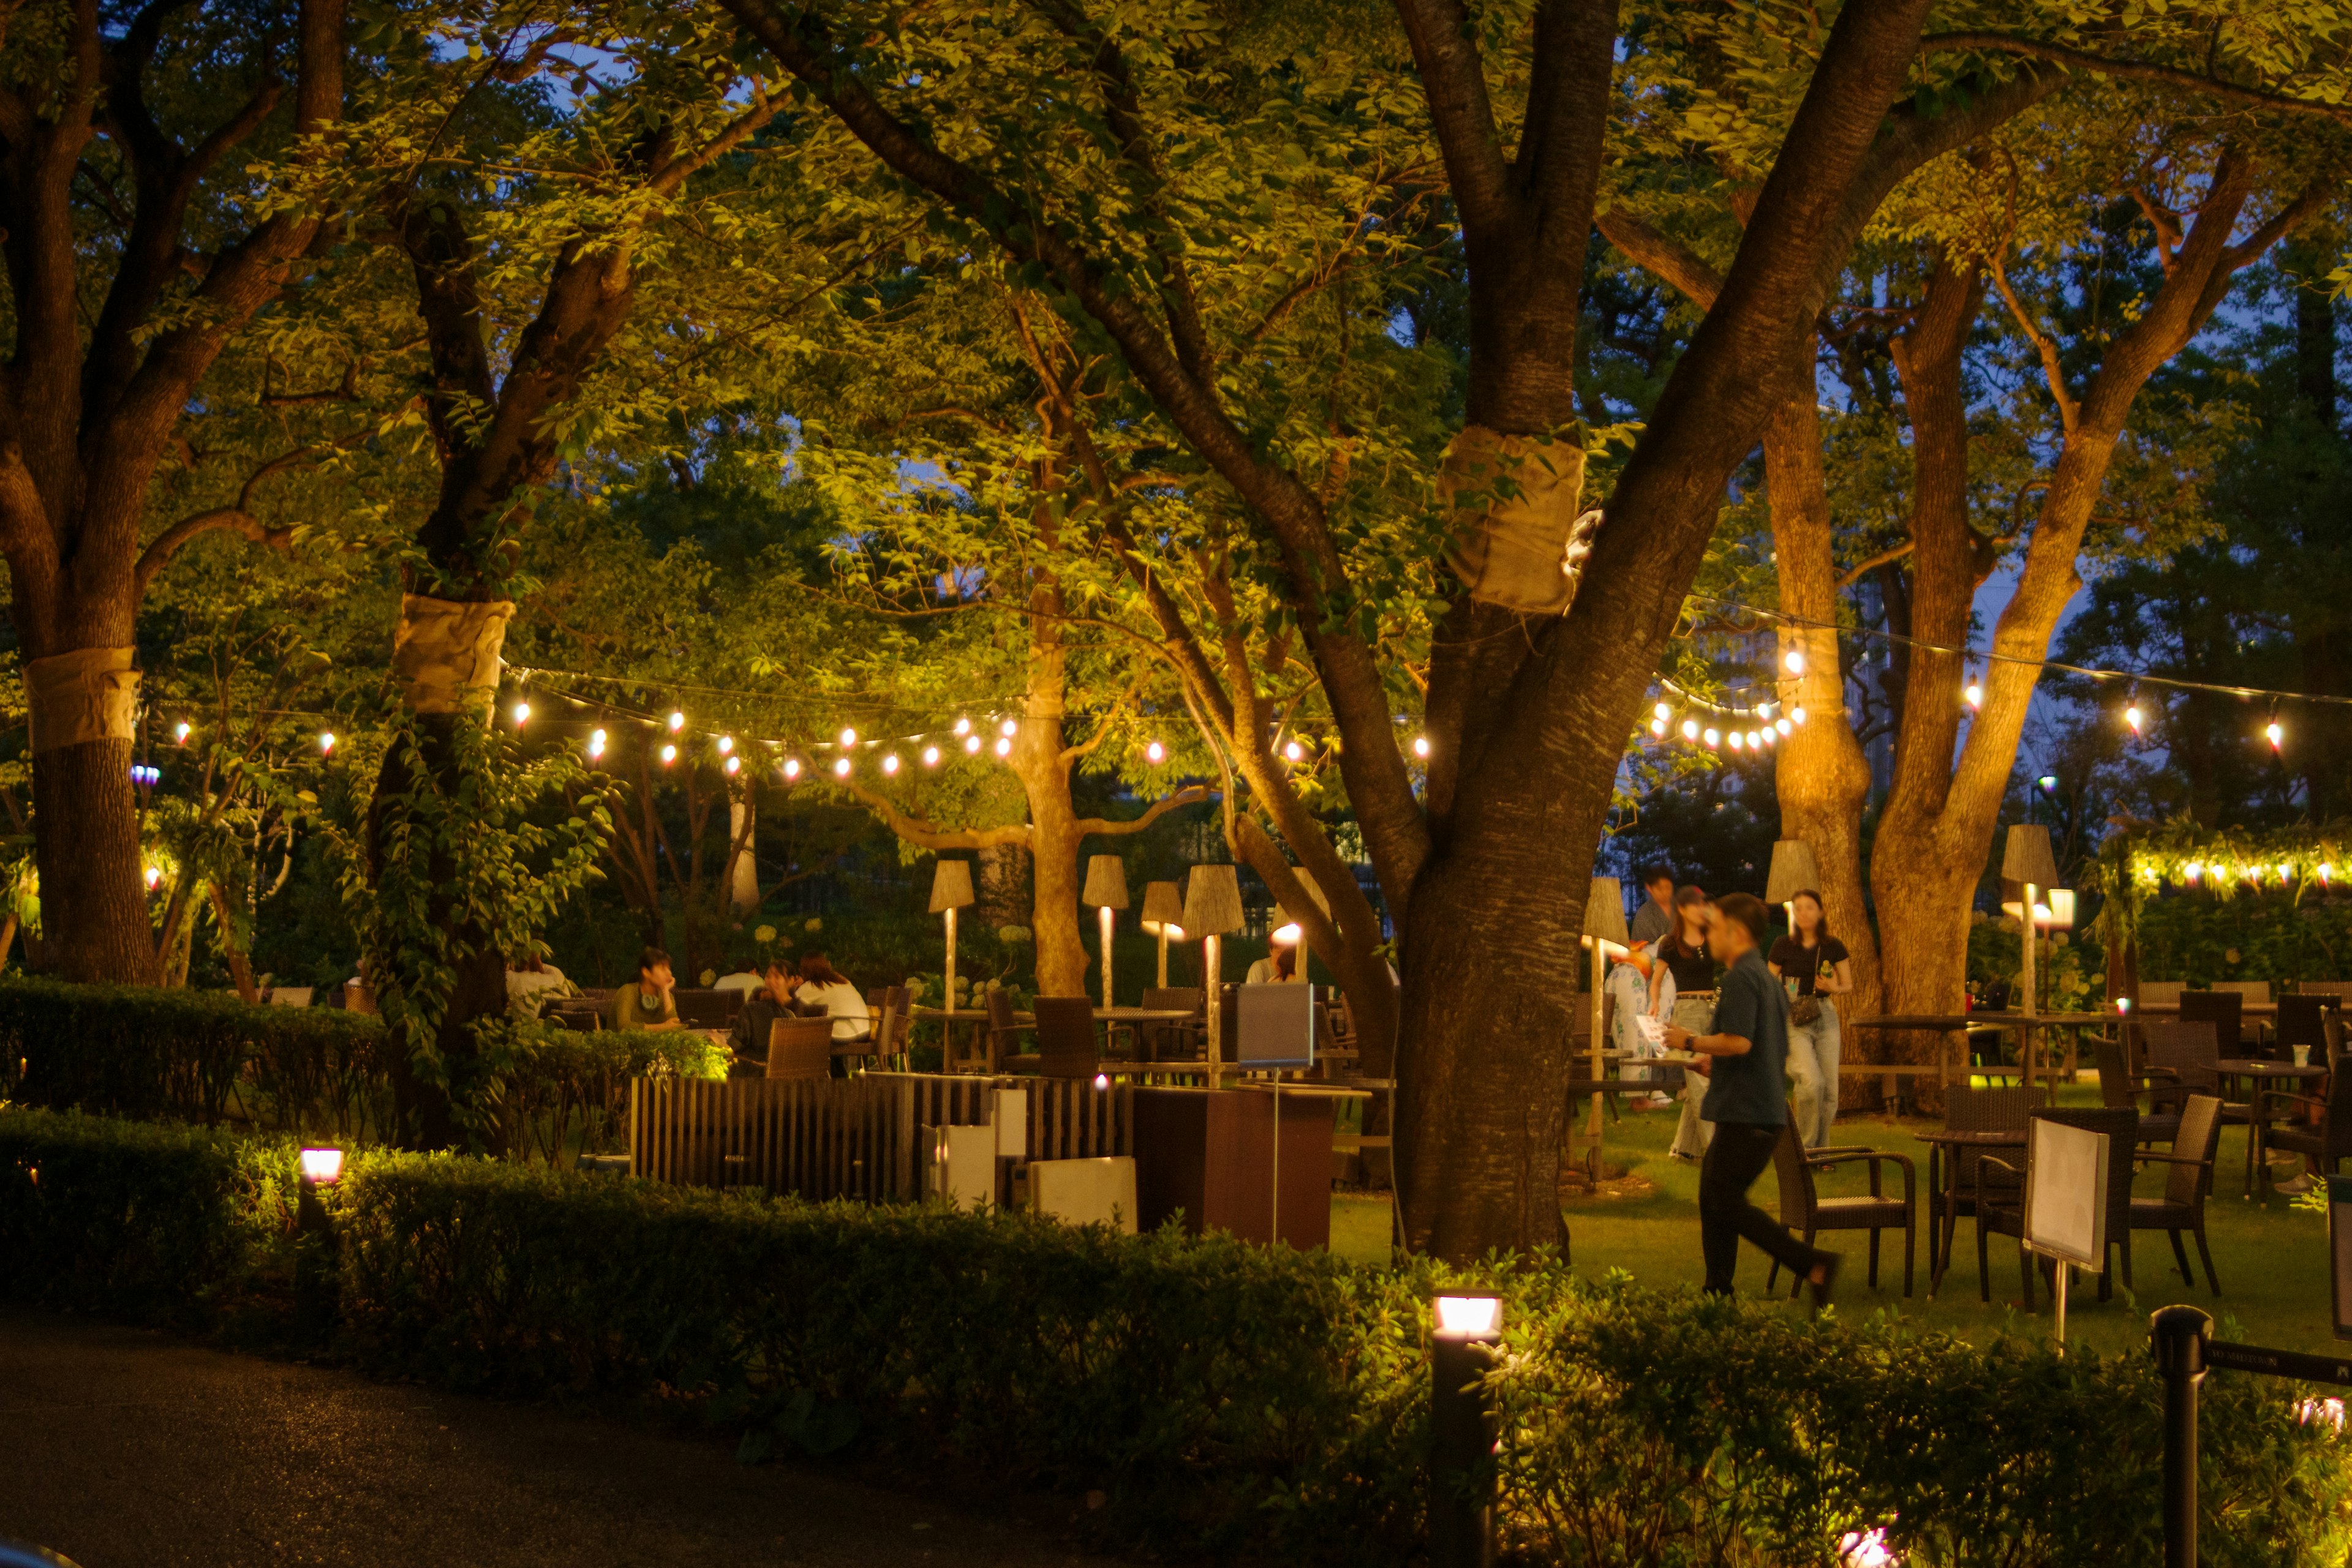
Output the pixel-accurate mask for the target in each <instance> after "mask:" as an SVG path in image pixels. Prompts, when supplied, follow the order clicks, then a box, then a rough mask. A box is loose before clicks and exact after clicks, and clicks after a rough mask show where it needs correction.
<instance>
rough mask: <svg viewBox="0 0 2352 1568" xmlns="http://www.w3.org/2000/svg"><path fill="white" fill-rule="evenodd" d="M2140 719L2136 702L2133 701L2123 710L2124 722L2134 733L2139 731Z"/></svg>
mask: <svg viewBox="0 0 2352 1568" xmlns="http://www.w3.org/2000/svg"><path fill="white" fill-rule="evenodd" d="M2140 719H2141V714H2140V710H2139V704H2138V703H2137V702H2134V703H2133V704H2132V705H2131V706H2130V707H2128V708H2126V709H2125V710H2124V722H2125V723H2126V724H2127V725H2129V726H2130V727H2131V732H2132V733H2133V734H2135V735H2137V734H2138V733H2139V732H2140V729H2139V726H2140Z"/></svg>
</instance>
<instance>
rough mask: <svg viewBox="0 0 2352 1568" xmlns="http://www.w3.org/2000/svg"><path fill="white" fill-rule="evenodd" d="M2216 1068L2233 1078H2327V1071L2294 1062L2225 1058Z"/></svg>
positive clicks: (2313, 1065) (2315, 1065) (2315, 1064)
mask: <svg viewBox="0 0 2352 1568" xmlns="http://www.w3.org/2000/svg"><path fill="white" fill-rule="evenodd" d="M2213 1065H2214V1067H2215V1068H2218V1069H2220V1070H2221V1071H2222V1072H2225V1073H2228V1074H2230V1075H2231V1077H2233V1078H2276V1079H2299V1080H2303V1081H2306V1082H2308V1081H2311V1080H2314V1079H2323V1078H2326V1076H2327V1069H2326V1068H2324V1067H2321V1066H2319V1065H2318V1064H2317V1063H2313V1064H2312V1065H2311V1066H2309V1067H2297V1066H2295V1065H2294V1063H2293V1062H2257V1061H2245V1060H2242V1059H2241V1058H2236V1057H2224V1058H2221V1060H2220V1061H2218V1062H2215V1063H2214V1064H2213Z"/></svg>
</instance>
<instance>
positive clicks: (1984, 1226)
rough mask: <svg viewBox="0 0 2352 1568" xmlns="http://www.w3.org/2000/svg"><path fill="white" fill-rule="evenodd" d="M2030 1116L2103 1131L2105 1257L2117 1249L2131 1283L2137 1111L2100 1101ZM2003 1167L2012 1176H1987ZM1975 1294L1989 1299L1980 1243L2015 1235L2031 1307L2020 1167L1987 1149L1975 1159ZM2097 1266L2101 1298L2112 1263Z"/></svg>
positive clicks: (2107, 1290)
mask: <svg viewBox="0 0 2352 1568" xmlns="http://www.w3.org/2000/svg"><path fill="white" fill-rule="evenodd" d="M2033 1115H2034V1118H2035V1119H2037V1120H2041V1121H2055V1122H2059V1123H2061V1124H2062V1125H2063V1126H2067V1127H2081V1128H2084V1129H2087V1130H2088V1131H2093V1132H2104V1133H2105V1134H2106V1135H2107V1223H2106V1236H2107V1251H2108V1255H2109V1258H2113V1257H2114V1255H2115V1252H2116V1248H2118V1247H2120V1248H2121V1249H2122V1253H2123V1256H2122V1264H2123V1276H2124V1289H2126V1290H2128V1289H2131V1284H2132V1260H2131V1189H2132V1157H2133V1145H2134V1142H2136V1141H2137V1137H2138V1133H2139V1112H2138V1111H2137V1110H2111V1109H2109V1108H2107V1107H2105V1106H2099V1107H2096V1108H2095V1109H2090V1108H2079V1107H2068V1108H2065V1109H2063V1110H2037V1111H2035V1112H2034V1113H2033ZM2032 1148H2033V1146H2032V1143H2031V1142H2029V1143H2027V1145H2026V1160H2027V1163H2029V1164H2030V1163H2032V1158H2033V1155H2032ZM1996 1169H1998V1171H2000V1172H2006V1173H2008V1174H2009V1175H2010V1176H2011V1178H2013V1179H2012V1181H2011V1183H2010V1184H2007V1185H2005V1186H2003V1187H1995V1186H1992V1185H1990V1184H1988V1182H1987V1178H1989V1177H1990V1176H1991V1175H1993V1174H1994V1173H1996ZM1977 1175H1978V1182H1979V1186H1978V1189H1977V1194H1976V1198H1977V1294H1978V1296H1979V1298H1980V1299H1981V1300H1986V1301H1990V1300H1992V1283H1991V1280H1990V1268H1988V1266H1987V1262H1986V1253H1985V1244H1986V1243H1987V1242H1988V1241H1990V1239H1991V1238H1992V1237H1996V1236H2013V1237H2017V1238H2018V1239H2017V1269H2018V1274H2019V1276H2020V1277H2021V1279H2022V1280H2023V1281H2024V1287H2025V1310H2027V1311H2029V1312H2030V1311H2032V1310H2033V1275H2034V1268H2035V1263H2034V1258H2033V1256H2032V1254H2031V1253H2029V1252H2027V1251H2026V1250H2025V1173H2024V1172H2023V1171H2021V1170H2020V1169H2018V1167H2016V1166H2015V1165H2012V1164H2011V1163H2009V1162H2008V1161H2006V1160H2002V1159H2000V1158H1998V1157H1996V1156H1994V1155H1991V1154H1987V1155H1985V1156H1984V1157H1983V1159H1981V1160H1979V1162H1978V1163H1977ZM2102 1264H2103V1267H2102V1268H2100V1269H2099V1300H2102V1301H2104V1300H2107V1299H2108V1298H2109V1297H2110V1296H2112V1295H2113V1294H2114V1292H2115V1285H2114V1266H2113V1264H2112V1263H2111V1262H2109V1261H2108V1260H2107V1259H2102Z"/></svg>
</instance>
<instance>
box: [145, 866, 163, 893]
mask: <svg viewBox="0 0 2352 1568" xmlns="http://www.w3.org/2000/svg"><path fill="white" fill-rule="evenodd" d="M162 886H163V868H162V867H161V866H150V867H148V868H147V890H148V891H149V892H151V893H152V892H153V891H154V890H155V889H158V888H160V887H162Z"/></svg>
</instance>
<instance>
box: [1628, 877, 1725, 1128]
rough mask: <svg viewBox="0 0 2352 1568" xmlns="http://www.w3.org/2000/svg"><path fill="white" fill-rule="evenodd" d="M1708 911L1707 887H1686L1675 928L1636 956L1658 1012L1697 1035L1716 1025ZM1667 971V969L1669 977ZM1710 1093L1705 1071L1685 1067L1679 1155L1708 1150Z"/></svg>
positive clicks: (1654, 1010)
mask: <svg viewBox="0 0 2352 1568" xmlns="http://www.w3.org/2000/svg"><path fill="white" fill-rule="evenodd" d="M1706 910H1707V903H1706V893H1705V892H1704V891H1702V890H1701V889H1697V888H1685V889H1682V890H1681V891H1679V892H1677V893H1676V894H1675V929H1674V930H1672V931H1668V932H1667V933H1666V934H1665V935H1664V936H1662V937H1660V938H1659V939H1658V942H1657V945H1656V946H1655V947H1654V949H1652V950H1651V951H1650V952H1646V953H1644V952H1642V951H1641V950H1640V949H1638V948H1637V949H1635V950H1634V956H1633V962H1634V963H1635V964H1636V965H1638V966H1639V967H1640V968H1641V971H1642V973H1643V975H1644V976H1645V977H1646V978H1647V979H1648V980H1649V982H1650V1005H1651V1011H1652V1013H1653V1015H1654V1016H1656V1017H1658V1018H1660V1019H1663V1020H1664V1021H1665V1022H1667V1023H1671V1024H1680V1025H1681V1026H1683V1027H1684V1028H1685V1029H1688V1030H1689V1031H1690V1032H1691V1033H1692V1034H1694V1035H1705V1034H1711V1033H1713V1032H1714V1027H1715V978H1716V962H1715V955H1714V954H1712V953H1710V952H1707V950H1706ZM1661 970H1664V972H1665V973H1664V976H1663V977H1662V976H1661V975H1660V973H1659V971H1661ZM1666 981H1671V982H1672V984H1665V983H1664V982H1666ZM1705 1099H1706V1076H1705V1074H1704V1072H1703V1070H1695V1069H1693V1068H1685V1069H1684V1071H1683V1094H1682V1101H1683V1111H1682V1122H1681V1124H1680V1125H1679V1126H1677V1127H1676V1128H1675V1141H1674V1144H1673V1147H1671V1148H1670V1149H1668V1150H1667V1152H1668V1153H1670V1154H1672V1155H1673V1156H1674V1157H1675V1159H1677V1160H1694V1161H1695V1160H1696V1159H1698V1158H1699V1156H1701V1155H1702V1154H1705V1153H1706V1144H1707V1140H1708V1139H1709V1138H1711V1137H1713V1136H1714V1133H1715V1127H1714V1124H1713V1123H1712V1122H1707V1121H1700V1120H1699V1114H1698V1108H1699V1102H1700V1101H1701V1100H1705Z"/></svg>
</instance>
